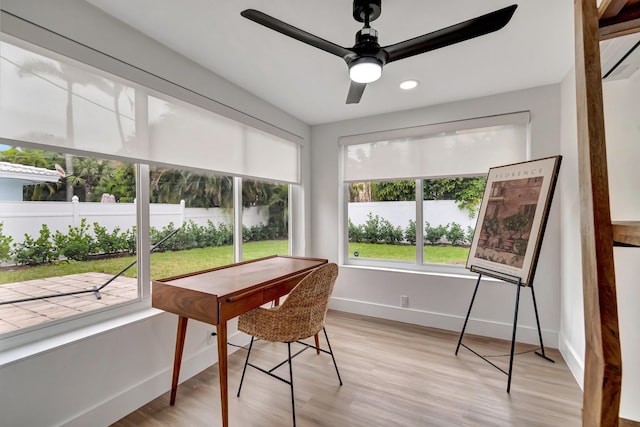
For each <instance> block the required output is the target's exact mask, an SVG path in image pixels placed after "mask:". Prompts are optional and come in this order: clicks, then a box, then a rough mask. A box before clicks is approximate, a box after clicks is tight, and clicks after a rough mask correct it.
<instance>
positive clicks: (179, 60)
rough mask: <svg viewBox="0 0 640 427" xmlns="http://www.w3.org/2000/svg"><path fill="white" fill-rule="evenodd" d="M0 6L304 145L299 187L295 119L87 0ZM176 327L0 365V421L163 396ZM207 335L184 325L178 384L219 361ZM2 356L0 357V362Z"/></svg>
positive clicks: (303, 207) (88, 417)
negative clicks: (186, 330) (299, 152)
mask: <svg viewBox="0 0 640 427" xmlns="http://www.w3.org/2000/svg"><path fill="white" fill-rule="evenodd" d="M1 5H2V9H3V10H7V11H9V12H11V13H13V14H15V15H17V16H21V17H24V18H25V19H26V20H28V21H31V22H34V23H36V24H38V25H40V26H42V27H44V28H49V29H51V30H53V31H54V32H57V33H59V34H62V35H64V36H67V37H69V38H71V39H73V40H76V41H80V42H82V43H84V44H86V45H88V46H91V47H93V48H96V49H98V50H100V51H102V52H106V53H108V54H109V55H112V56H113V57H116V58H121V59H123V60H124V61H126V62H128V63H131V64H134V65H135V66H137V67H140V68H142V69H145V70H149V71H152V72H154V73H156V74H157V75H159V76H161V77H163V78H165V79H167V80H169V81H173V82H176V83H178V84H179V85H182V86H184V87H187V88H189V89H191V90H192V91H194V92H197V93H201V94H203V95H205V96H206V97H208V98H210V101H203V99H202V98H199V97H197V96H188V94H186V95H185V91H180V90H177V89H176V88H175V87H173V86H171V85H169V84H167V83H165V84H163V85H161V87H156V89H158V90H161V91H165V92H167V93H168V94H170V95H173V96H177V97H182V98H183V99H185V100H186V101H188V102H194V103H195V104H196V105H200V106H203V107H205V108H211V109H214V110H215V111H216V112H219V113H221V114H223V115H227V116H230V117H231V118H233V119H236V120H239V121H242V122H243V123H246V124H249V125H254V126H256V127H257V128H259V129H262V130H266V131H274V132H276V133H277V134H278V136H282V137H285V138H293V139H294V140H298V141H299V142H301V143H302V144H303V145H302V150H301V151H302V163H301V170H302V171H303V175H302V183H303V186H304V185H306V184H307V182H308V179H309V172H308V168H309V165H310V157H309V149H308V148H307V144H308V140H309V128H308V126H307V125H306V124H304V123H302V122H300V121H299V120H297V119H296V118H294V117H292V116H290V115H288V114H286V113H284V112H283V111H281V110H278V109H277V108H275V107H273V106H271V105H269V104H267V103H266V102H264V101H263V100H261V99H259V98H257V97H255V96H254V95H252V94H250V93H248V92H246V91H244V90H243V89H241V88H239V87H237V86H235V85H233V84H231V83H229V82H228V81H225V80H223V79H222V78H220V77H219V76H216V75H214V74H212V73H210V72H208V71H207V70H205V69H204V68H202V67H200V66H198V65H197V64H195V63H192V62H190V61H188V60H187V59H186V58H184V57H182V56H180V55H178V54H176V53H175V52H172V51H169V50H168V49H167V48H165V47H164V46H162V45H160V44H158V43H156V42H154V41H152V40H151V39H149V38H147V37H145V36H143V35H142V34H140V33H138V32H136V31H134V30H132V29H131V28H129V27H127V26H125V25H123V24H121V23H118V22H116V21H115V20H112V19H111V18H110V17H108V16H107V15H105V14H103V13H101V12H100V11H98V10H97V9H96V8H94V7H92V6H91V5H89V4H88V3H86V2H84V1H81V0H59V1H42V0H2V3H1ZM5 18H7V15H4V16H3V17H2V19H3V20H2V31H3V32H7V33H9V34H11V35H14V36H17V37H20V38H23V39H26V40H27V41H31V42H33V43H36V44H41V45H44V46H48V47H50V48H53V49H55V50H56V51H58V52H59V53H63V54H66V55H67V56H70V57H73V58H75V59H78V60H80V61H87V62H89V63H92V64H94V65H96V66H105V67H107V68H108V71H111V72H114V73H116V74H119V75H121V76H123V77H125V78H129V79H134V78H135V79H136V81H137V82H138V83H140V84H146V83H149V82H152V83H154V84H156V83H158V79H154V78H147V77H145V76H144V75H143V74H142V73H140V72H133V71H131V69H130V67H127V66H126V65H123V64H118V63H117V62H116V61H113V60H110V59H105V58H103V57H101V56H100V55H98V54H96V53H95V52H91V51H89V50H88V49H82V48H79V47H78V46H77V45H74V44H73V43H70V42H69V41H68V40H65V39H64V38H61V37H56V36H54V35H52V34H51V33H48V32H47V31H44V30H42V29H39V28H36V27H34V26H31V25H28V24H26V23H24V22H19V21H18V20H16V19H15V18H11V17H9V18H8V19H5ZM211 100H215V101H211ZM271 125H273V126H271ZM303 188H304V187H303ZM294 193H295V194H293V195H292V200H293V205H295V207H292V210H293V209H296V210H297V211H299V212H302V214H301V216H296V217H294V218H293V219H292V222H293V224H292V227H294V229H295V230H296V233H297V236H303V237H304V236H307V235H308V234H309V221H308V218H306V217H305V215H306V214H305V212H309V201H308V198H307V197H308V196H307V195H306V194H305V191H304V190H297V189H296V190H294ZM305 250H306V248H305V246H304V244H303V243H301V242H299V241H296V242H294V253H296V254H301V255H302V254H304V251H305ZM176 324H177V317H176V316H175V315H171V314H166V313H159V312H155V311H153V313H152V314H151V315H150V316H149V317H145V318H144V319H141V320H138V321H136V322H132V323H127V324H124V325H121V326H118V327H116V328H114V329H109V330H106V331H104V332H102V333H99V334H90V335H88V336H87V337H85V338H83V339H80V340H75V341H73V340H72V341H71V342H70V343H68V344H65V345H61V346H57V347H54V348H51V349H50V350H48V351H43V352H39V353H37V354H36V355H34V356H32V357H26V358H22V359H19V360H16V361H15V362H13V363H5V364H0V384H1V386H0V414H1V415H0V419H1V421H0V424H2V425H3V426H4V425H7V426H16V427H22V426H25V427H27V426H28V427H40V426H43V427H44V426H46V427H49V426H54V425H70V426H76V425H77V426H88V425H91V426H100V425H108V424H110V423H112V422H114V421H116V420H118V419H120V418H121V417H123V416H125V415H126V414H127V413H129V412H130V411H132V410H134V409H136V408H138V407H140V406H142V405H143V404H145V403H146V402H148V401H150V400H152V399H154V398H155V397H157V396H158V395H160V394H161V393H163V392H165V391H167V390H168V389H169V387H170V382H171V379H170V377H171V369H172V361H171V359H172V357H173V349H174V340H175V333H176ZM210 329H211V327H208V326H205V325H204V324H200V323H198V322H191V323H190V326H189V331H188V333H187V346H186V348H185V355H184V357H185V359H184V363H183V368H182V369H183V374H182V375H181V378H188V377H189V376H191V375H193V374H195V373H197V372H199V371H200V370H202V369H204V368H206V367H207V366H209V365H211V364H213V363H215V362H216V361H217V355H216V352H215V346H213V347H211V346H207V344H206V339H205V338H206V333H207V332H208V331H209V330H210ZM234 331H235V326H234V325H233V324H231V325H230V330H229V334H230V335H233V333H234ZM77 334H79V332H78V333H77ZM5 351H6V349H4V348H3V349H2V350H0V356H2V355H3V353H5ZM0 359H2V358H0ZM2 360H4V359H2ZM216 404H218V403H217V402H212V405H216Z"/></svg>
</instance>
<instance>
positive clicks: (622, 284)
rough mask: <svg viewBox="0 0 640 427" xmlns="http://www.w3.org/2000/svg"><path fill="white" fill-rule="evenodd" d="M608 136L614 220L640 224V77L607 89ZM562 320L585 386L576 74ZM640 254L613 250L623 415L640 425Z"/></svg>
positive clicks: (571, 93)
mask: <svg viewBox="0 0 640 427" xmlns="http://www.w3.org/2000/svg"><path fill="white" fill-rule="evenodd" d="M603 96H604V113H605V133H606V142H607V162H608V172H609V191H610V203H611V217H612V219H613V220H638V218H640V196H639V193H638V183H639V182H640V168H639V167H638V159H640V144H638V141H639V140H640V115H639V114H638V112H639V111H640V75H638V74H636V75H635V76H634V77H633V78H632V79H627V80H618V81H611V82H604V83H603ZM561 114H562V144H561V146H562V154H563V156H564V159H563V165H562V167H563V170H562V171H561V174H560V185H561V188H562V200H561V206H562V215H561V223H562V227H561V232H562V250H561V253H562V283H563V286H562V317H561V330H560V350H561V352H562V354H563V356H564V358H565V360H566V361H567V363H568V364H569V367H570V368H571V370H572V372H573V374H574V376H575V377H576V379H577V380H578V382H579V383H580V384H581V386H582V382H583V376H584V352H585V337H584V333H585V332H584V309H583V303H582V263H581V256H580V254H581V249H580V196H579V191H578V162H577V139H578V136H577V119H576V102H575V71H574V70H572V71H571V72H569V74H568V75H567V77H566V78H565V79H564V81H563V82H562V113H561ZM639 254H640V250H639V249H637V248H615V250H614V262H615V267H616V286H617V290H618V310H619V311H618V317H619V327H620V341H621V348H622V366H623V369H622V372H623V374H622V400H621V406H620V415H621V416H622V417H624V418H628V419H633V420H640V407H639V406H638V404H637V403H638V401H640V369H639V368H638V360H640V333H639V332H638V324H640V311H639V310H638V305H640V288H639V287H638V277H640V264H639V263H638V255H639Z"/></svg>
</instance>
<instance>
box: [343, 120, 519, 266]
mask: <svg viewBox="0 0 640 427" xmlns="http://www.w3.org/2000/svg"><path fill="white" fill-rule="evenodd" d="M528 121H529V114H528V113H514V114H507V115H502V116H494V117H485V118H479V119H472V120H464V121H460V122H449V123H442V124H435V125H428V126H421V127H416V128H408V129H400V130H395V131H388V132H379V133H374V134H365V135H356V136H349V137H343V138H341V140H340V143H341V144H342V145H343V151H342V156H343V162H342V164H343V171H342V175H343V183H344V200H345V201H346V203H345V208H344V214H345V216H344V223H345V227H344V229H345V238H344V247H345V249H344V257H343V258H344V259H343V261H344V262H345V263H347V264H355V265H373V266H375V265H379V266H393V267H399V268H416V267H419V268H427V269H441V267H443V266H444V267H445V269H448V270H451V267H453V268H455V267H456V266H462V265H464V263H465V262H466V259H467V256H468V253H469V249H468V246H469V244H470V242H471V239H472V236H473V230H474V228H475V220H476V218H475V216H476V214H477V208H478V207H479V204H480V202H481V198H482V194H483V191H484V186H485V183H486V173H487V171H488V170H489V168H490V167H493V166H497V165H501V164H509V163H515V162H519V161H524V160H526V159H527V153H528ZM418 200H419V201H421V203H417V202H416V201H418ZM437 266H440V267H437Z"/></svg>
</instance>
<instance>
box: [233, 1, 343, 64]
mask: <svg viewBox="0 0 640 427" xmlns="http://www.w3.org/2000/svg"><path fill="white" fill-rule="evenodd" d="M240 15H242V16H244V17H245V18H247V19H250V20H252V21H253V22H257V23H258V24H260V25H264V26H265V27H267V28H270V29H272V30H274V31H277V32H279V33H281V34H284V35H285V36H288V37H291V38H294V39H296V40H298V41H301V42H302V43H306V44H308V45H311V46H313V47H317V48H318V49H322V50H324V51H325V52H329V53H331V54H333V55H336V56H339V57H341V58H344V57H346V56H349V55H353V51H351V50H350V49H347V48H344V47H342V46H338V45H337V44H335V43H332V42H330V41H327V40H325V39H323V38H320V37H318V36H315V35H313V34H310V33H307V32H306V31H304V30H301V29H300V28H296V27H294V26H293V25H289V24H287V23H286V22H282V21H280V20H279V19H276V18H274V17H272V16H269V15H267V14H265V13H262V12H260V11H257V10H255V9H247V10H243V11H242V12H240Z"/></svg>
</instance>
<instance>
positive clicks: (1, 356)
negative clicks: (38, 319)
mask: <svg viewBox="0 0 640 427" xmlns="http://www.w3.org/2000/svg"><path fill="white" fill-rule="evenodd" d="M161 313H163V311H161V310H158V309H155V308H150V307H145V308H143V309H140V310H137V311H134V312H131V313H128V314H125V315H122V316H118V317H114V318H111V319H108V320H105V321H102V322H98V323H94V324H92V325H88V326H84V327H80V328H78V329H74V330H72V331H69V332H64V333H60V334H57V335H52V336H49V337H46V338H44V339H40V340H36V341H33V342H30V343H27V344H24V345H19V346H16V347H14V348H10V349H8V350H2V351H0V368H2V367H5V366H8V365H11V364H13V363H17V362H20V361H22V360H24V359H28V358H30V357H34V356H38V355H40V354H43V353H46V352H48V351H52V350H55V349H57V348H60V347H64V346H67V345H71V344H73V343H76V342H79V341H82V340H85V339H88V338H91V337H93V336H96V335H100V334H103V333H106V332H108V331H111V330H113V329H116V328H120V327H122V326H125V325H128V324H131V323H135V322H138V321H141V320H144V319H147V318H149V317H153V316H157V315H159V314H161Z"/></svg>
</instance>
